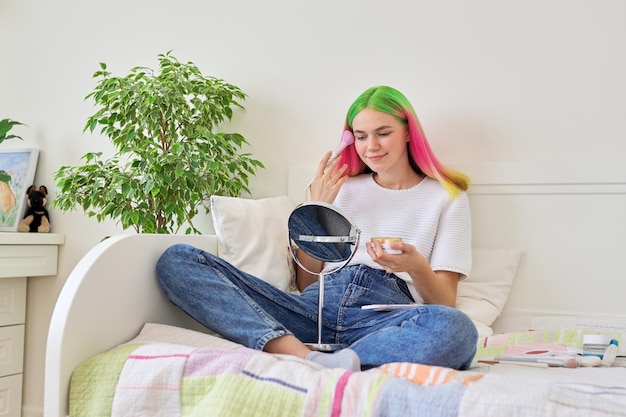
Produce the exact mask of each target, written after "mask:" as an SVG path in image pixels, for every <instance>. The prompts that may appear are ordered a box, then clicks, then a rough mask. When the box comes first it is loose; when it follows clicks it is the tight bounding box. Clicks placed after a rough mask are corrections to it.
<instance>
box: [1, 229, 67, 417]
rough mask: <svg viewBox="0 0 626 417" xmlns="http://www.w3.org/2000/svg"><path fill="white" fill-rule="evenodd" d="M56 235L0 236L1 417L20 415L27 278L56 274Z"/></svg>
mask: <svg viewBox="0 0 626 417" xmlns="http://www.w3.org/2000/svg"><path fill="white" fill-rule="evenodd" d="M64 242H65V237H64V235H61V234H58V233H0V417H19V416H21V414H22V372H23V369H24V328H25V326H26V284H27V279H28V277H35V276H54V275H56V274H57V259H58V247H59V245H62V244H63V243H64Z"/></svg>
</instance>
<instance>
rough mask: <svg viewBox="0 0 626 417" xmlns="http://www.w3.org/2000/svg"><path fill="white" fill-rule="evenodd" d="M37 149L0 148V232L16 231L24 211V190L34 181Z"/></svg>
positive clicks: (37, 155)
mask: <svg viewBox="0 0 626 417" xmlns="http://www.w3.org/2000/svg"><path fill="white" fill-rule="evenodd" d="M38 157H39V150H38V149H4V150H0V232H16V231H17V225H18V223H19V222H20V221H21V220H22V218H23V217H24V213H26V207H27V203H26V191H27V190H28V187H30V186H31V185H33V181H35V171H36V170H37V158H38Z"/></svg>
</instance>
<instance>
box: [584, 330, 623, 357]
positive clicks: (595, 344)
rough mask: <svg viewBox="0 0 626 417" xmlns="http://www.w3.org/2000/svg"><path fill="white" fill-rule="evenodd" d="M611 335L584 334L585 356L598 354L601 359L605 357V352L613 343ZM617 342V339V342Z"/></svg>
mask: <svg viewBox="0 0 626 417" xmlns="http://www.w3.org/2000/svg"><path fill="white" fill-rule="evenodd" d="M612 340H614V339H611V338H610V337H609V336H604V335H601V334H586V335H584V336H583V356H597V357H599V358H600V359H602V358H603V357H604V352H606V350H607V349H608V347H609V346H610V345H611V341H612ZM615 343H617V341H616V342H615Z"/></svg>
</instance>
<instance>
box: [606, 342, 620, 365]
mask: <svg viewBox="0 0 626 417" xmlns="http://www.w3.org/2000/svg"><path fill="white" fill-rule="evenodd" d="M617 345H618V343H617V340H615V339H611V342H609V347H607V348H606V350H605V351H604V354H603V355H602V366H612V365H613V362H615V359H616V358H617Z"/></svg>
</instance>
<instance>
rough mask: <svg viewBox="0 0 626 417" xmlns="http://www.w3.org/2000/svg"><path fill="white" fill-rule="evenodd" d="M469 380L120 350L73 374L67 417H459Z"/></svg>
mask: <svg viewBox="0 0 626 417" xmlns="http://www.w3.org/2000/svg"><path fill="white" fill-rule="evenodd" d="M480 377H482V375H481V374H479V373H475V372H458V371H455V370H452V369H448V368H441V367H436V366H425V365H416V364H389V365H386V366H384V367H381V368H378V369H373V370H369V371H365V372H351V371H347V370H343V369H326V368H321V367H319V366H318V365H316V364H313V363H311V362H308V361H304V360H301V359H298V358H295V357H291V356H287V355H271V354H267V353H264V352H259V351H255V350H251V349H248V348H245V347H242V346H239V345H236V346H229V345H224V344H223V343H222V344H221V345H217V346H208V347H191V346H186V345H178V344H171V343H145V344H144V343H140V344H131V345H122V346H118V347H116V348H114V349H112V350H111V351H109V352H106V353H104V354H101V355H98V356H96V357H94V358H92V359H90V360H88V361H86V362H84V363H83V364H81V365H80V366H79V367H78V368H77V369H76V370H75V372H74V374H73V376H72V382H71V387H70V415H71V416H72V417H80V416H89V417H97V416H112V417H122V416H123V417H139V416H142V417H143V416H164V417H165V416H167V417H178V416H181V417H183V416H184V417H195V416H198V417H199V416H222V417H228V416H237V417H243V416H259V417H261V416H263V417H265V416H276V417H280V416H303V417H324V416H332V417H335V416H336V417H341V416H345V417H353V416H450V417H452V416H457V414H458V409H459V406H460V402H461V398H462V397H463V393H464V392H465V390H466V387H467V385H468V384H470V383H472V382H473V381H476V380H477V379H479V378H480Z"/></svg>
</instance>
